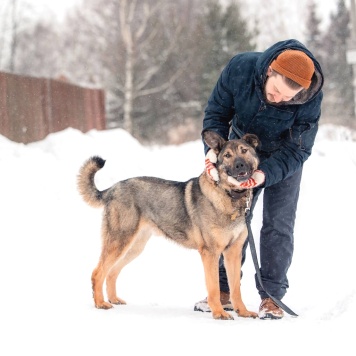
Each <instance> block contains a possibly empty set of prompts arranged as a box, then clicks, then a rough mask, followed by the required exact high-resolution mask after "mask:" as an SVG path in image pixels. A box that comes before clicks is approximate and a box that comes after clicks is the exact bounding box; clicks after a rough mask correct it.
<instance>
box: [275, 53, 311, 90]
mask: <svg viewBox="0 0 356 356" xmlns="http://www.w3.org/2000/svg"><path fill="white" fill-rule="evenodd" d="M271 67H272V69H274V70H275V71H276V72H278V73H279V74H282V75H284V76H285V77H287V78H289V79H292V80H293V81H294V82H296V83H298V84H300V85H301V86H302V87H303V88H305V89H308V88H309V86H310V83H311V78H312V76H313V74H314V70H315V69H314V63H313V61H312V60H311V59H310V58H309V57H308V56H307V55H306V54H305V53H304V52H302V51H297V50H293V49H289V50H286V51H284V52H282V53H281V54H280V55H279V56H278V57H277V58H276V59H275V60H274V61H273V62H272V63H271Z"/></svg>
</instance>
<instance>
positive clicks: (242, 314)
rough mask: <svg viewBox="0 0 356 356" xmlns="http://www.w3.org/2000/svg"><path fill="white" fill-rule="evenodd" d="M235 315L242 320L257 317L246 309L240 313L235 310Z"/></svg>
mask: <svg viewBox="0 0 356 356" xmlns="http://www.w3.org/2000/svg"><path fill="white" fill-rule="evenodd" d="M236 313H237V315H238V316H241V317H242V318H253V319H256V318H257V317H258V314H257V313H255V312H252V311H249V310H247V309H245V310H243V311H240V310H236Z"/></svg>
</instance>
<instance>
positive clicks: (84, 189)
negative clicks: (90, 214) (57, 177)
mask: <svg viewBox="0 0 356 356" xmlns="http://www.w3.org/2000/svg"><path fill="white" fill-rule="evenodd" d="M104 165H105V160H104V159H102V158H101V157H99V156H93V157H91V158H89V159H88V160H87V161H86V162H85V163H84V164H83V166H82V167H81V168H80V170H79V174H78V181H77V183H78V190H79V193H80V195H81V196H82V197H83V199H84V201H85V202H86V203H88V204H89V205H91V206H92V207H94V208H98V207H101V206H103V205H104V203H103V193H104V192H101V191H100V190H98V189H97V188H96V186H95V182H94V176H95V173H96V172H97V171H99V170H100V169H101V168H103V167H104Z"/></svg>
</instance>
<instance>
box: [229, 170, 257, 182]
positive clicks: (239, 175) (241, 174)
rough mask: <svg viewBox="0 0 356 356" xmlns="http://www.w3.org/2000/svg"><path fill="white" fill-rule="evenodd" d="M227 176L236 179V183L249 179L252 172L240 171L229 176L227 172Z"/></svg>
mask: <svg viewBox="0 0 356 356" xmlns="http://www.w3.org/2000/svg"><path fill="white" fill-rule="evenodd" d="M227 175H228V176H230V177H232V178H234V179H236V180H237V181H238V182H244V181H246V180H248V179H249V178H251V176H252V171H241V172H238V173H237V174H231V173H230V172H227Z"/></svg>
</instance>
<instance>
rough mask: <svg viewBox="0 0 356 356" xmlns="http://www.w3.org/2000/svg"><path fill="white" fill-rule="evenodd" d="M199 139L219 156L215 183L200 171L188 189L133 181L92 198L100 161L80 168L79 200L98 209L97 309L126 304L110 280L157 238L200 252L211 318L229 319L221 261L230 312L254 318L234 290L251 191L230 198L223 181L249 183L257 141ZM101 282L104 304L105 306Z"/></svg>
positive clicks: (206, 136) (208, 134) (149, 179)
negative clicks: (100, 212) (100, 210)
mask: <svg viewBox="0 0 356 356" xmlns="http://www.w3.org/2000/svg"><path fill="white" fill-rule="evenodd" d="M203 138H204V141H205V142H206V144H207V145H208V146H209V147H210V148H211V149H213V150H214V152H215V153H216V154H217V155H218V160H217V163H216V168H217V170H218V173H219V177H220V180H219V181H218V182H215V181H214V180H212V179H211V177H210V176H209V175H208V174H207V173H206V171H204V172H203V173H202V174H201V175H200V176H199V177H196V178H192V179H190V180H188V181H187V182H175V181H168V180H164V179H160V178H154V177H137V178H131V179H127V180H124V181H120V182H118V183H116V184H114V185H113V186H112V187H110V188H108V189H106V190H103V191H99V190H98V189H97V188H96V186H95V183H94V176H95V173H96V172H97V171H99V170H100V169H101V168H102V167H103V166H104V164H105V161H104V160H103V159H102V158H100V157H97V156H96V157H92V158H90V159H89V160H87V161H86V162H85V163H84V165H83V166H82V167H81V169H80V172H79V175H78V190H79V192H80V194H81V195H82V197H83V199H84V200H85V201H86V202H87V203H88V204H90V205H91V206H93V207H104V213H103V221H102V232H101V235H102V251H101V256H100V259H99V263H98V265H97V267H96V268H95V269H94V271H93V273H92V286H93V295H94V302H95V306H96V307H97V308H101V309H109V308H112V304H126V303H125V301H123V300H122V299H120V298H119V297H118V296H117V295H116V280H117V277H118V275H119V273H120V271H121V270H122V268H123V267H124V266H125V265H127V264H128V263H129V262H130V261H132V260H133V259H134V258H136V257H137V256H138V255H139V254H140V253H141V252H142V251H143V249H144V247H145V245H146V243H147V241H148V239H149V238H150V236H151V235H152V234H160V235H164V236H165V237H167V238H168V239H171V240H173V241H175V242H177V243H178V244H180V245H183V246H185V247H187V248H191V249H196V250H198V251H199V253H200V255H201V259H202V262H203V265H204V272H205V282H206V287H207V291H208V304H209V306H210V309H211V311H212V315H213V317H214V318H215V319H225V320H226V319H233V317H232V316H231V315H230V314H229V313H227V312H226V311H225V310H224V309H223V307H222V305H221V302H220V290H219V274H218V261H219V256H220V255H221V254H223V255H224V263H225V267H226V270H227V275H228V281H229V287H230V298H231V303H232V305H233V308H234V310H235V311H236V313H237V314H238V315H239V316H242V317H253V318H255V317H257V314H256V313H254V312H251V311H248V310H247V309H246V307H245V305H244V303H243V301H242V299H241V291H240V272H241V255H242V246H243V244H244V242H245V240H246V237H247V227H246V223H245V210H246V208H249V205H250V201H251V196H252V191H251V190H250V189H247V190H243V191H236V190H234V188H233V187H232V185H231V184H230V183H229V182H228V181H227V179H228V177H229V176H230V177H233V178H235V179H236V180H238V181H245V180H247V179H249V178H250V177H251V174H252V172H253V171H254V170H255V169H256V168H257V165H258V157H257V154H256V151H255V148H256V147H257V145H258V144H259V140H258V138H257V137H256V136H255V135H252V134H246V135H245V136H243V137H242V139H239V140H230V141H225V140H224V139H223V138H221V137H220V136H219V135H218V134H216V133H214V132H212V131H206V132H204V134H203ZM105 280H106V289H107V297H108V301H109V303H108V302H106V301H104V294H103V284H104V281H105Z"/></svg>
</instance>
